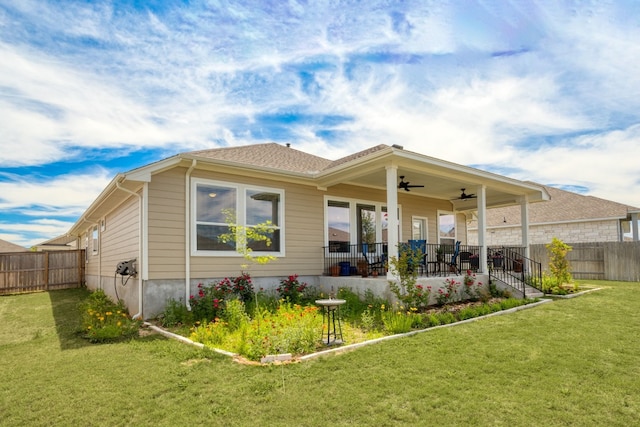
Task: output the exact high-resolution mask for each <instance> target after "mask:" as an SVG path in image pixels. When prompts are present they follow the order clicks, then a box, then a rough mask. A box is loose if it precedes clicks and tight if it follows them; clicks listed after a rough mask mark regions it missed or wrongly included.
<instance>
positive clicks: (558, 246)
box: [546, 237, 573, 286]
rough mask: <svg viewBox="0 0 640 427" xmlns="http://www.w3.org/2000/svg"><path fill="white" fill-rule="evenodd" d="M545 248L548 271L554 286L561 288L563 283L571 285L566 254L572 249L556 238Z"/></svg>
mask: <svg viewBox="0 0 640 427" xmlns="http://www.w3.org/2000/svg"><path fill="white" fill-rule="evenodd" d="M546 248H547V253H548V254H549V270H551V276H552V277H553V278H554V279H555V282H556V285H557V286H562V285H564V284H565V283H571V281H572V278H571V270H570V268H569V267H570V266H569V261H568V260H567V254H568V253H569V251H571V250H572V249H573V248H572V247H571V246H569V245H567V244H566V243H564V242H563V241H562V240H560V239H558V238H556V237H554V238H553V239H552V240H551V243H549V244H548V245H546Z"/></svg>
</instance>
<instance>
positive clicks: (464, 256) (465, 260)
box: [459, 251, 471, 271]
mask: <svg viewBox="0 0 640 427" xmlns="http://www.w3.org/2000/svg"><path fill="white" fill-rule="evenodd" d="M459 269H460V271H467V270H471V252H468V251H461V252H460V268H459Z"/></svg>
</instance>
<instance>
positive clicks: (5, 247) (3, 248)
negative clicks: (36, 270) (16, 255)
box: [0, 239, 27, 253]
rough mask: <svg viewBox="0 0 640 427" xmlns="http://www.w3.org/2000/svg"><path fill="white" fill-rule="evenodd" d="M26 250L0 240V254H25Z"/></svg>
mask: <svg viewBox="0 0 640 427" xmlns="http://www.w3.org/2000/svg"><path fill="white" fill-rule="evenodd" d="M26 251H27V248H25V247H23V246H20V245H16V244H15V243H11V242H7V241H6V240H2V239H0V253H2V252H26Z"/></svg>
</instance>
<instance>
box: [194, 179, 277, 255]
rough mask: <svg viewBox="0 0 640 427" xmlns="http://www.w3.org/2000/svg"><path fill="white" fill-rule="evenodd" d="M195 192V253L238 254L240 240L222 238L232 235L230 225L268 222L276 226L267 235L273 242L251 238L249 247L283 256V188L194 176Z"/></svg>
mask: <svg viewBox="0 0 640 427" xmlns="http://www.w3.org/2000/svg"><path fill="white" fill-rule="evenodd" d="M193 195H194V196H193V203H194V209H193V210H194V212H193V216H194V219H195V221H194V223H195V227H194V233H195V238H194V239H193V246H194V249H195V251H194V252H195V253H199V254H204V255H213V254H217V255H225V254H228V255H231V254H234V255H235V254H237V252H236V249H237V243H236V241H241V240H238V239H225V238H223V236H226V237H228V236H229V235H230V232H231V228H230V224H231V223H232V222H233V221H235V222H233V224H234V225H238V226H240V227H251V226H256V225H258V224H264V223H266V222H267V221H268V222H270V223H271V226H272V227H274V231H273V232H272V233H269V236H268V237H269V238H270V240H271V245H270V246H268V245H267V244H266V242H263V241H249V242H248V243H247V246H248V247H249V248H251V250H253V251H256V252H269V253H272V254H274V255H282V252H283V248H282V242H281V240H282V237H281V233H282V212H283V211H282V200H283V197H284V193H283V191H282V190H275V189H268V188H259V187H253V186H246V185H235V184H230V183H222V182H214V181H208V180H202V179H194V184H193ZM241 230H242V229H241ZM241 230H239V231H241Z"/></svg>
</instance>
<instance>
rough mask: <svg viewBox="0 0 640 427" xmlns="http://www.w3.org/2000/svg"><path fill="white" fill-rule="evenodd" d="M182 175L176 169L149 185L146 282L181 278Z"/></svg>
mask: <svg viewBox="0 0 640 427" xmlns="http://www.w3.org/2000/svg"><path fill="white" fill-rule="evenodd" d="M185 174H186V169H184V168H176V169H172V170H170V171H166V172H163V173H160V174H157V175H154V176H153V179H152V180H151V182H150V183H149V203H148V218H149V223H148V224H149V228H148V241H149V248H148V254H149V279H150V280H154V279H182V278H184V269H185V258H184V245H185V236H184V234H185V223H184V216H185V194H184V189H185V184H184V180H185Z"/></svg>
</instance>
